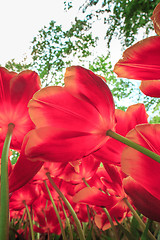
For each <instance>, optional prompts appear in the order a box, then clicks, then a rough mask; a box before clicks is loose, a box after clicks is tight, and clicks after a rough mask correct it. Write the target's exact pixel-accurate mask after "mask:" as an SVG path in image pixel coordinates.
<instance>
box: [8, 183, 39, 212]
mask: <svg viewBox="0 0 160 240" xmlns="http://www.w3.org/2000/svg"><path fill="white" fill-rule="evenodd" d="M39 194H40V192H39V187H38V185H35V184H29V183H27V184H26V185H25V186H23V187H22V188H20V189H18V190H17V191H15V192H14V193H12V196H11V198H10V200H9V207H10V209H11V210H21V209H22V208H25V204H26V205H27V206H31V205H32V203H33V202H34V201H35V200H36V198H38V197H39Z"/></svg>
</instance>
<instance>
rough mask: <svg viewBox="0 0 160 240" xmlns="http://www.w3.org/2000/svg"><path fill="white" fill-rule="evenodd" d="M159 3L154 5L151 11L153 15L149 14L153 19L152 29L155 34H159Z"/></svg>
mask: <svg viewBox="0 0 160 240" xmlns="http://www.w3.org/2000/svg"><path fill="white" fill-rule="evenodd" d="M159 15H160V3H158V4H157V6H156V7H155V9H154V11H153V15H152V16H151V19H152V21H153V24H154V30H155V32H156V33H157V35H160V18H159Z"/></svg>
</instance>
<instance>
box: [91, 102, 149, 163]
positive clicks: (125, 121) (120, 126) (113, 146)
mask: <svg viewBox="0 0 160 240" xmlns="http://www.w3.org/2000/svg"><path fill="white" fill-rule="evenodd" d="M115 115H116V120H117V124H116V127H115V132H116V133H118V134H120V135H122V136H124V137H125V136H126V134H127V133H128V132H129V131H130V130H131V129H132V128H134V127H135V126H136V125H137V124H141V123H147V118H148V115H147V113H146V110H145V106H144V104H140V103H139V104H134V105H131V106H130V107H128V109H127V111H126V112H124V111H122V110H120V109H117V110H116V111H115ZM125 146H126V145H125V144H123V143H121V142H119V141H117V140H115V139H113V138H110V139H109V140H108V141H107V142H106V144H105V145H104V146H103V147H102V148H100V149H99V150H98V151H96V152H94V153H93V155H94V156H95V157H96V158H97V159H99V160H100V161H102V162H103V163H112V164H116V165H117V164H118V165H120V162H121V153H122V151H123V149H124V148H125Z"/></svg>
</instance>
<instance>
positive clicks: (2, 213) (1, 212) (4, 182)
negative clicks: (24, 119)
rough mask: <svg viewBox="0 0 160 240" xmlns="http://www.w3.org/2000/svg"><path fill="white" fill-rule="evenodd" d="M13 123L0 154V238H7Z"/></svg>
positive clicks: (10, 125) (3, 239)
mask: <svg viewBox="0 0 160 240" xmlns="http://www.w3.org/2000/svg"><path fill="white" fill-rule="evenodd" d="M13 129H14V124H12V123H10V124H9V125H8V131H7V135H6V138H5V141H4V145H3V150H2V156H1V199H0V201H1V202H0V206H1V209H0V239H1V240H8V238H9V187H8V152H9V147H10V142H11V138H12V133H13Z"/></svg>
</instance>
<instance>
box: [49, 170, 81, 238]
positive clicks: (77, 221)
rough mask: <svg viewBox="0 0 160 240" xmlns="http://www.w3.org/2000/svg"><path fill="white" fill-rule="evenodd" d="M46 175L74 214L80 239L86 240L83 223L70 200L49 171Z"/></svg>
mask: <svg viewBox="0 0 160 240" xmlns="http://www.w3.org/2000/svg"><path fill="white" fill-rule="evenodd" d="M46 176H47V177H48V179H49V181H50V183H51V185H52V186H53V187H54V189H55V190H56V192H57V193H58V194H59V196H60V197H61V198H62V200H63V202H64V203H65V205H66V206H67V208H68V210H69V211H70V213H71V214H72V217H73V219H74V222H75V224H76V226H77V230H78V233H79V238H80V240H85V236H84V233H83V230H82V226H81V223H80V221H79V219H78V217H77V215H76V213H75V211H74V210H73V208H72V206H71V204H70V203H69V202H68V200H67V199H66V197H65V196H64V195H63V193H62V192H61V191H60V190H59V188H58V187H57V185H56V184H55V183H54V181H53V179H52V178H51V176H50V174H49V172H47V173H46Z"/></svg>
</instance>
